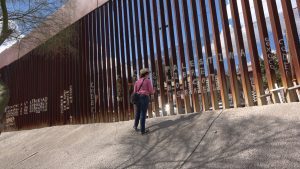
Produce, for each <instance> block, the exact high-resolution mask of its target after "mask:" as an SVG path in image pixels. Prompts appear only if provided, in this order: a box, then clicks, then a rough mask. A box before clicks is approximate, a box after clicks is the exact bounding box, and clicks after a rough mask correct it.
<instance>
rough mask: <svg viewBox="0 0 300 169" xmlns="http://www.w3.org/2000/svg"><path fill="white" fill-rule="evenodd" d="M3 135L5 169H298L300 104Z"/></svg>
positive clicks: (0, 162) (0, 147) (0, 164)
mask: <svg viewBox="0 0 300 169" xmlns="http://www.w3.org/2000/svg"><path fill="white" fill-rule="evenodd" d="M132 123H133V122H132V121H129V122H119V123H113V124H90V125H74V126H58V127H49V128H43V129H37V130H30V131H19V132H9V133H2V135H1V136H0V168H1V169H9V168H22V169H23V168H24V169H25V168H26V169H30V168H38V169H46V168H47V169H48V168H53V169H77V168H78V169H84V168H95V169H102V168H138V169H140V168H159V169H163V168H166V169H170V168H207V169H220V168H221V169H222V168H230V169H232V168H233V169H234V168H237V169H240V168H249V169H256V168H272V169H275V168H278V169H282V168H289V169H290V168H300V104H299V103H293V104H284V105H272V106H263V107H251V108H244V109H231V110H226V111H216V112H205V113H202V114H200V113H196V114H189V115H181V116H172V117H163V118H157V119H151V120H148V121H147V126H148V127H149V128H150V130H151V134H149V135H146V136H142V135H140V134H139V133H136V132H135V131H133V130H132Z"/></svg>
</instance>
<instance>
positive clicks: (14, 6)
mask: <svg viewBox="0 0 300 169" xmlns="http://www.w3.org/2000/svg"><path fill="white" fill-rule="evenodd" d="M35 1H37V2H38V3H39V2H43V1H47V2H48V3H49V4H53V5H51V7H49V8H48V9H49V10H42V11H41V12H39V14H41V15H42V16H43V17H46V16H49V15H51V14H52V13H54V12H55V11H56V10H57V9H58V8H59V7H61V6H62V5H63V4H64V0H22V1H21V0H17V1H16V0H7V10H8V12H9V13H11V12H15V11H17V12H23V13H24V12H26V11H28V10H29V9H30V7H32V6H34V3H35ZM9 24H10V27H12V28H14V30H16V32H15V34H14V35H20V37H21V38H22V37H24V36H25V35H26V34H27V33H29V32H30V31H29V32H28V31H25V29H23V26H24V25H23V24H22V25H21V24H20V23H17V22H16V21H12V20H10V21H9ZM1 29H2V23H1V22H0V30H1ZM26 30H27V29H26ZM29 30H30V29H29ZM16 42H17V40H16V39H15V38H12V39H7V40H6V41H5V42H4V44H2V45H1V46H0V53H1V52H3V51H4V50H5V49H7V48H9V47H11V46H12V45H13V44H15V43H16Z"/></svg>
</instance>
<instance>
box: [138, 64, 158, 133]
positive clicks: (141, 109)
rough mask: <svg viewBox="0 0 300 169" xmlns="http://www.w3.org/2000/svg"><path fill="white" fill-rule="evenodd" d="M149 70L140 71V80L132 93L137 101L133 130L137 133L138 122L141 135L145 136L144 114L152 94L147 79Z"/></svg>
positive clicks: (150, 84)
mask: <svg viewBox="0 0 300 169" xmlns="http://www.w3.org/2000/svg"><path fill="white" fill-rule="evenodd" d="M149 74H150V72H149V70H148V69H146V68H145V69H141V70H140V79H139V80H137V81H136V82H135V84H134V91H133V92H135V93H137V94H138V101H137V103H136V111H135V120H134V126H133V128H134V129H135V130H136V131H137V127H138V125H139V121H140V122H141V133H142V134H146V133H148V132H149V129H145V122H146V113H147V109H148V104H149V100H150V95H151V94H153V93H154V89H153V86H152V83H151V80H150V79H149Z"/></svg>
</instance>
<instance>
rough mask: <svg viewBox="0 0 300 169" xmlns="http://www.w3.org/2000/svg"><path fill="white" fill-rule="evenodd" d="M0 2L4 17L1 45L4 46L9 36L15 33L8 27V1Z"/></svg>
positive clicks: (0, 36)
mask: <svg viewBox="0 0 300 169" xmlns="http://www.w3.org/2000/svg"><path fill="white" fill-rule="evenodd" d="M0 2H1V10H2V16H3V23H2V31H1V35H0V45H2V44H3V43H4V41H5V40H6V39H7V38H8V37H9V35H10V34H12V32H13V31H12V30H11V29H9V26H8V13H7V6H6V0H1V1H0Z"/></svg>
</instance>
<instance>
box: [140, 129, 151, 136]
mask: <svg viewBox="0 0 300 169" xmlns="http://www.w3.org/2000/svg"><path fill="white" fill-rule="evenodd" d="M149 132H150V130H149V129H146V130H145V131H144V132H142V135H145V134H148V133H149Z"/></svg>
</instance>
